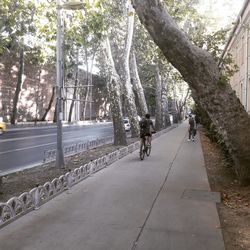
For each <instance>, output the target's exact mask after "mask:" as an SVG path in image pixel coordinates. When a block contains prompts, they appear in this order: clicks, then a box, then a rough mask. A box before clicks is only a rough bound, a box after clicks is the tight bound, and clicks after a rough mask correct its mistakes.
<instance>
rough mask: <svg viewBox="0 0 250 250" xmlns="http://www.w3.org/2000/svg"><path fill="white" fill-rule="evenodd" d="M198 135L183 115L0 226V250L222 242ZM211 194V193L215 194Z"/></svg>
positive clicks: (186, 249) (118, 249) (193, 249)
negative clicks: (145, 143)
mask: <svg viewBox="0 0 250 250" xmlns="http://www.w3.org/2000/svg"><path fill="white" fill-rule="evenodd" d="M204 191H210V188H209V184H208V180H207V174H206V170H205V167H204V159H203V154H202V150H201V145H200V141H199V138H198V136H197V138H196V141H195V142H187V124H186V123H184V124H182V125H180V126H179V127H177V128H176V129H173V130H171V131H169V132H168V133H166V134H164V135H162V136H161V137H159V138H157V139H155V140H154V141H153V148H152V154H151V156H150V157H148V158H146V159H145V160H144V161H140V160H139V154H138V151H135V152H134V153H132V154H130V155H128V156H126V157H124V158H123V159H121V160H119V161H117V162H115V163H114V164H112V165H110V166H109V167H108V168H106V169H104V170H102V171H100V172H98V173H96V174H95V175H93V177H89V178H87V179H86V180H84V181H82V182H81V183H79V184H77V185H76V186H74V187H73V188H72V189H71V190H70V193H69V194H67V193H63V194H61V195H59V196H57V197H56V198H54V199H53V200H51V201H49V202H48V203H46V204H45V205H43V206H42V207H41V209H40V210H37V211H33V212H31V213H29V214H27V215H25V216H23V217H21V218H19V219H18V220H16V221H14V222H13V223H11V224H9V225H7V226H6V227H4V228H2V229H1V230H0V249H3V250H45V249H46V250H59V249H60V250H132V249H138V250H163V249H164V250H170V249H171V250H203V249H204V250H205V249H206V250H223V249H225V248H224V243H223V238H222V233H221V230H220V222H219V218H218V214H217V210H216V203H215V202H214V201H213V199H212V200H210V195H209V194H210V192H204ZM215 197H216V196H214V197H213V196H212V198H215Z"/></svg>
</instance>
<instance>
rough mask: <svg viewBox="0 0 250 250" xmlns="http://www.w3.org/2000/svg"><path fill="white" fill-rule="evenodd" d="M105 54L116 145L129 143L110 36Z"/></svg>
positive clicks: (105, 44) (106, 43) (105, 45)
mask: <svg viewBox="0 0 250 250" xmlns="http://www.w3.org/2000/svg"><path fill="white" fill-rule="evenodd" d="M104 55H105V61H106V65H105V66H106V71H107V72H106V75H107V79H108V84H107V88H108V94H109V101H110V105H111V113H112V119H113V127H114V145H127V138H126V132H125V128H124V124H123V115H122V105H121V90H120V78H119V75H118V74H117V72H116V69H115V64H114V60H113V56H112V52H111V46H110V42H109V38H108V37H107V38H106V39H105V42H104Z"/></svg>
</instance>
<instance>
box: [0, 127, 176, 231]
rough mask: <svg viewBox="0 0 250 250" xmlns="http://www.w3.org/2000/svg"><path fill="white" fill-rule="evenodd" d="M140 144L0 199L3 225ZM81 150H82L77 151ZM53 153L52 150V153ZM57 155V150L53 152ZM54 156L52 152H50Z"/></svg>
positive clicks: (82, 146) (94, 143) (89, 144)
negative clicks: (25, 190)
mask: <svg viewBox="0 0 250 250" xmlns="http://www.w3.org/2000/svg"><path fill="white" fill-rule="evenodd" d="M170 129H171V128H168V129H165V130H162V131H160V132H158V133H156V134H155V135H154V136H153V138H156V137H159V136H160V135H162V134H164V133H166V132H167V131H169V130H170ZM111 140H112V139H111V138H106V139H97V140H95V141H90V142H85V143H83V144H79V143H77V144H75V145H71V146H68V147H65V149H64V150H65V151H66V152H67V153H69V154H70V153H75V152H77V151H78V150H87V149H90V148H94V147H98V146H100V145H104V144H105V143H108V142H110V141H111ZM139 147H140V142H139V141H137V142H134V143H133V144H130V145H129V146H126V147H123V148H120V149H117V150H115V151H113V152H111V153H109V154H107V155H105V156H102V157H100V158H98V159H96V160H94V161H91V162H89V163H87V164H85V165H83V166H80V167H79V168H76V169H74V170H73V171H69V172H68V173H66V174H65V175H61V176H60V177H58V178H55V179H53V180H52V181H51V182H46V183H45V184H44V185H42V186H41V185H39V186H37V187H35V188H33V189H32V190H30V191H29V192H25V193H22V194H21V195H20V196H19V197H13V198H11V199H9V200H8V201H7V202H6V203H0V228H2V227H3V226H5V225H7V224H9V223H10V222H12V221H14V220H16V219H17V218H19V217H20V216H22V215H24V214H26V213H28V212H29V211H31V210H34V209H35V210H36V209H39V208H40V206H41V205H42V204H44V203H45V202H47V201H49V200H50V199H52V198H54V197H55V196H57V195H58V194H60V193H62V192H63V191H65V190H69V189H70V188H71V187H72V186H73V185H75V184H77V183H78V182H80V181H82V180H84V179H86V178H87V177H89V176H90V175H92V174H94V173H96V172H97V171H100V170H101V169H103V168H105V167H107V166H108V165H110V164H112V163H113V162H115V161H117V160H119V159H121V158H122V157H124V156H126V155H128V154H129V153H132V152H133V151H135V150H137V149H138V148H139ZM78 152H79V151H78ZM51 154H52V153H51ZM53 155H54V153H53ZM51 158H52V156H51Z"/></svg>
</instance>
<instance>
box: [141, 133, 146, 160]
mask: <svg viewBox="0 0 250 250" xmlns="http://www.w3.org/2000/svg"><path fill="white" fill-rule="evenodd" d="M145 148H146V139H145V137H144V138H143V142H142V144H141V147H140V159H141V160H144V156H145V153H146V152H145Z"/></svg>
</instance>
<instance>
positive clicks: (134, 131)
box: [123, 1, 139, 137]
mask: <svg viewBox="0 0 250 250" xmlns="http://www.w3.org/2000/svg"><path fill="white" fill-rule="evenodd" d="M133 31H134V9H133V7H132V5H131V3H130V1H129V2H128V23H127V39H126V46H125V51H124V63H123V80H124V95H125V102H126V107H127V112H128V116H129V120H130V124H131V136H132V137H138V135H139V123H138V118H137V109H136V105H135V96H134V93H133V89H132V85H131V77H130V68H129V56H130V51H131V45H132V38H133Z"/></svg>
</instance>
